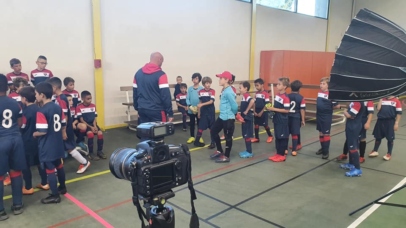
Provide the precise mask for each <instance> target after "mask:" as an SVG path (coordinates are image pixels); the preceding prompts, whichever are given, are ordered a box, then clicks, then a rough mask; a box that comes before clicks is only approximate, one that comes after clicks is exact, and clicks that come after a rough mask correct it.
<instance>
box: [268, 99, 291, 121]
mask: <svg viewBox="0 0 406 228" xmlns="http://www.w3.org/2000/svg"><path fill="white" fill-rule="evenodd" d="M274 101H275V102H274V108H280V109H285V110H289V109H290V100H289V97H288V96H287V95H286V93H283V94H277V95H276V96H275V100H274ZM288 116H289V115H288V113H281V112H275V115H274V116H273V119H272V120H273V123H274V124H288Z"/></svg>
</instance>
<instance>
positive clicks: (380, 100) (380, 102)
mask: <svg viewBox="0 0 406 228" xmlns="http://www.w3.org/2000/svg"><path fill="white" fill-rule="evenodd" d="M381 108H382V99H379V101H378V105H377V106H376V109H377V110H378V112H379V111H381Z"/></svg>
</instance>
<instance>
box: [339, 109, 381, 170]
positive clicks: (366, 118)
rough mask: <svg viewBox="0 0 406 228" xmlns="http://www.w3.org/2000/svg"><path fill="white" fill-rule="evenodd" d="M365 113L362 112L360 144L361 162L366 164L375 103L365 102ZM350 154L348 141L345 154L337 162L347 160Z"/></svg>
mask: <svg viewBox="0 0 406 228" xmlns="http://www.w3.org/2000/svg"><path fill="white" fill-rule="evenodd" d="M362 107H363V109H364V110H363V111H362V128H361V132H360V136H359V138H360V142H359V146H358V149H359V162H360V163H364V162H365V158H364V156H365V149H366V147H367V141H366V139H367V130H368V129H369V127H370V125H371V121H372V117H373V115H374V103H373V102H372V101H364V105H363V106H362ZM347 154H348V145H347V141H345V142H344V148H343V153H342V154H341V155H340V156H338V158H337V160H338V161H342V160H346V159H347Z"/></svg>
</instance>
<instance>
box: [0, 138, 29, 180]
mask: <svg viewBox="0 0 406 228" xmlns="http://www.w3.org/2000/svg"><path fill="white" fill-rule="evenodd" d="M0 145H1V149H0V176H4V175H5V174H6V173H7V172H9V171H10V169H12V170H15V171H21V170H24V169H26V168H27V162H26V160H25V152H24V143H23V139H22V138H21V136H20V135H14V136H6V137H1V138H0Z"/></svg>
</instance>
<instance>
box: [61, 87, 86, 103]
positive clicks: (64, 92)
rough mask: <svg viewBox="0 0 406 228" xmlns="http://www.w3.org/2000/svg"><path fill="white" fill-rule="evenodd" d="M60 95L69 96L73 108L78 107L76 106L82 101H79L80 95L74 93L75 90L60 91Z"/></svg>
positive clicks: (76, 92)
mask: <svg viewBox="0 0 406 228" xmlns="http://www.w3.org/2000/svg"><path fill="white" fill-rule="evenodd" d="M62 93H63V94H65V95H70V96H71V97H72V101H73V106H74V107H76V106H78V104H79V103H80V102H82V101H81V100H80V94H79V92H78V91H76V90H72V91H68V90H66V89H65V90H64V91H62Z"/></svg>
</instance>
